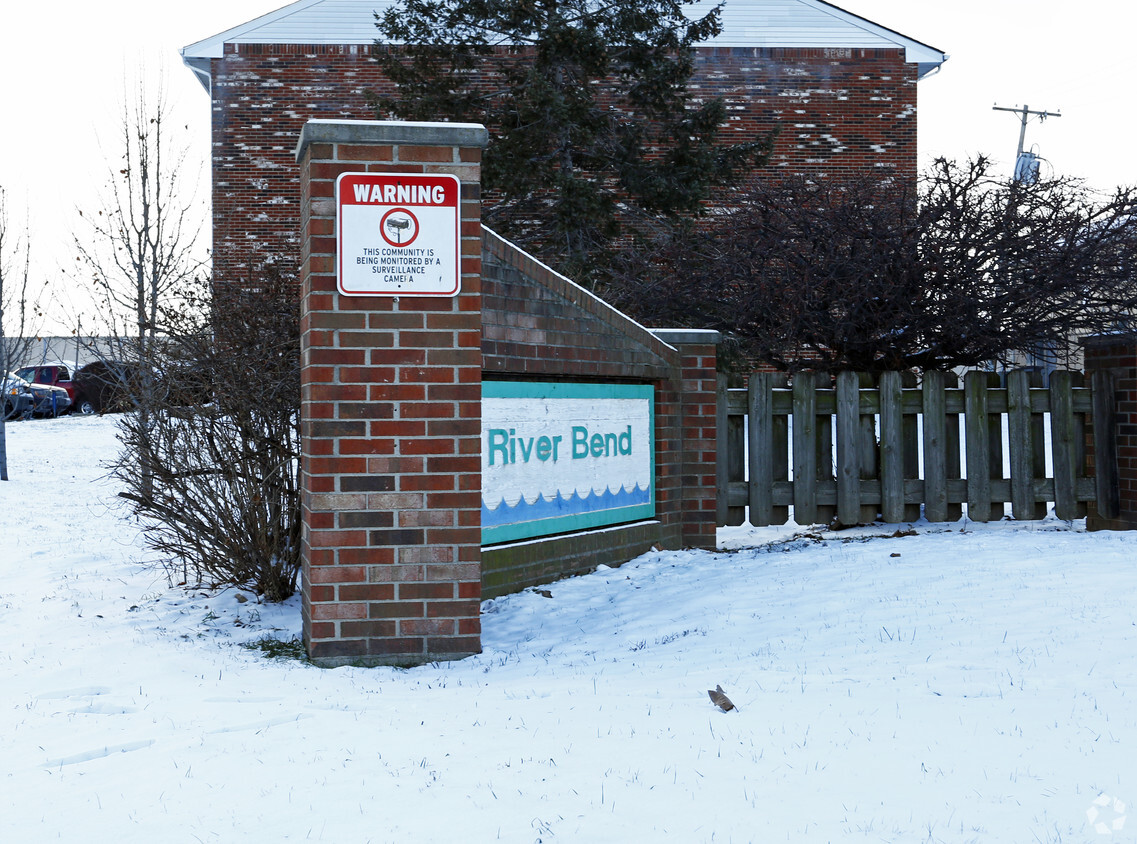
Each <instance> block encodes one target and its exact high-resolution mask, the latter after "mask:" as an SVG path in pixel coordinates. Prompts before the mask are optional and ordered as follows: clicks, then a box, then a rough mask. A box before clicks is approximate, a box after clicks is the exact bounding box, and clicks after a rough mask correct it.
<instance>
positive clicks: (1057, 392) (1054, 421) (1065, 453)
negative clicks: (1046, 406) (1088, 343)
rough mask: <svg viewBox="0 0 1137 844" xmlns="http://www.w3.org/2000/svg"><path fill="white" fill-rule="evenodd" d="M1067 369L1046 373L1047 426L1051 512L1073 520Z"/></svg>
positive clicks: (1071, 419)
mask: <svg viewBox="0 0 1137 844" xmlns="http://www.w3.org/2000/svg"><path fill="white" fill-rule="evenodd" d="M1071 386H1072V379H1071V377H1070V373H1069V372H1062V371H1058V372H1052V373H1050V425H1051V442H1052V444H1053V457H1054V515H1056V516H1057V517H1058V518H1060V519H1066V520H1069V519H1076V518H1077V509H1078V508H1077V504H1076V501H1075V498H1074V472H1075V451H1074V404H1073V396H1072V394H1071V390H1070V388H1071Z"/></svg>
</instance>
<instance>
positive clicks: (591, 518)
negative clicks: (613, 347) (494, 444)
mask: <svg viewBox="0 0 1137 844" xmlns="http://www.w3.org/2000/svg"><path fill="white" fill-rule="evenodd" d="M482 398H483V399H486V398H493V399H640V400H646V401H647V403H648V449H649V451H648V453H649V454H650V455H651V479H652V480H651V500H650V501H649V502H648V503H646V504H635V505H631V506H628V507H615V508H611V509H607V510H594V511H592V512H590V513H577V514H574V515H571V516H558V517H554V518H546V519H539V520H536V521H531V522H519V523H515V524H508V525H498V526H495V527H489V528H482V545H496V544H500V543H503V542H515V541H518V540H522V539H535V538H537V537H541V536H550V535H552V534H556V533H569V532H572V531H578V530H587V529H589V528H597V527H606V526H608V525H617V524H620V523H622V522H633V521H638V520H640V519H651V518H654V517H655V388H654V387H653V386H652V385H651V384H588V383H580V382H562V381H483V382H482Z"/></svg>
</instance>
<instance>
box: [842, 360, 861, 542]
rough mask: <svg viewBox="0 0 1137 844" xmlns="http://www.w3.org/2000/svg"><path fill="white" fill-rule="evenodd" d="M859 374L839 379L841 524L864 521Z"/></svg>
mask: <svg viewBox="0 0 1137 844" xmlns="http://www.w3.org/2000/svg"><path fill="white" fill-rule="evenodd" d="M860 387H861V385H860V381H859V379H858V377H857V373H855V372H842V373H840V374H839V375H838V376H837V520H838V521H839V522H841V523H842V524H846V525H855V524H858V523H859V522H860V520H861V460H860V457H861V449H860V440H861V389H860Z"/></svg>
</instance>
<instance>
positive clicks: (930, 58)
mask: <svg viewBox="0 0 1137 844" xmlns="http://www.w3.org/2000/svg"><path fill="white" fill-rule="evenodd" d="M326 2H328V0H296V2H294V3H290V4H289V5H287V6H284V7H282V8H280V9H276V10H275V11H272V12H269V13H267V14H264V15H261V16H260V17H258V18H254V19H253V20H251V21H248V22H246V23H243V24H239V25H238V26H234V27H231V28H230V29H227V30H225V31H224V32H219V33H218V34H216V35H213V36H210V37H209V38H203V39H202V40H201V41H196V42H194V43H193V44H190V45H188V46H186V47H183V48H182V50H181V54H182V61H183V62H184V63H185V65H186V66H187V67H189V68H190V69H191V70H192V71H193V72H194V73H195V75H197V77H198V79H199V80H200V81H201V83H202V85H203V86H204V87H205V89H206V90H207V91H208V90H209V62H210V60H211V59H216V58H221V57H222V56H224V54H225V45H226V44H227V43H246V44H294V43H300V42H298V41H297V40H296V38H297V36H296V35H295V32H296V31H297V30H298V29H299V30H302V31H304V32H305V35H304V36H303V37H304V39H305V40H304V41H303V43H305V44H361V45H363V44H371V43H373V42H374V40H375V37H374V33H375V29H374V18H373V13H374V10H375V9H376V8H377V7H382V6H386V5H389V4H390V2H391V0H334V2H331V3H329V6H331V5H334V6H337V7H339V8H338V11H339V12H340V14H339V15H338V16H335V17H336V20H335V21H334V22H333V21H331V20H329V19H328V18H327V17H326V16H325V14H324V12H323V10H321V12H320V13H317V12H315V11H313V12H312V13H310V14H307V15H306V14H305V13H307V12H308V10H309V9H311V8H312V7H313V6H319V5H323V4H324V3H326ZM734 2H735V4H736V5H734V7H733V8H732V7H731V0H726V7H725V8H724V10H723V12H724V15H723V16H724V21H723V22H724V32H723V33H722V34H721V35H719V36H718V37H716V38H713V39H710V40H709V41H708V42H706V43H707V45H708V46H717V47H756V46H757V47H761V46H769V47H795V46H796V47H830V46H832V47H844V46H874V45H875V46H892V47H895V48H897V49H902V50H904V55H905V60H906V61H907V62H909V63H911V64H915V65H916V66H917V78H923V77H924V76H926V75H928V74H929V73H931V72H933V71H935V70H936V69H937V68H939V67H940V65H942V64H943V63H944V62H945V61H947V58H948V57H947V55H946V54H945V53H944V52H943V51H941V50H937V49H936V48H935V47H932V46H930V45H928V44H925V43H923V42H921V41H917V40H915V39H913V38H909V37H908V36H906V35H902V34H901V33H899V32H896V31H895V30H892V29H889V28H888V27H884V26H881V25H880V24H877V23H874V22H873V21H870V20H868V19H867V18H862V17H860V16H858V15H855V14H853V13H852V12H847V11H845V10H844V9H842V8H840V7H839V6H834V5H833V4H831V3H827V2H825V0H797V2H799V3H800V4H801V5H802V6H804V7H806V9H807V10H808V13H809V14H811V15H813V17H814V19H824V18H826V17H828V18H831V19H833V20H834V21H835V22H839V23H838V26H839V27H841V28H843V29H845V30H846V31H848V32H850V33H855V35H856V37H855V39H853V40H855V41H856V42H857V43H856V44H853V43H845V42H844V41H843V40H842V39H841V38H840V37H839V36H838V37H837V40H836V41H832V42H831V43H830V42H824V41H819V42H818V43H812V40H811V39H808V38H807V39H804V40H803V41H802V43H796V42H794V41H793V36H788V37H782V38H779V37H778V36H777V33H776V31H775V30H770V29H768V28H767V29H765V30H764V31H760V32H759V33H757V34H756V33H755V32H753V31H751V27H750V26H747V25H745V24H743V23H742V20H743V19H745V18H749V17H750V16H751V15H752V14H753V13H754V11H755V8H754V5H750V4H748V2H747V0H734ZM357 5H358V10H359V11H358V15H359V16H358V17H357V16H356V15H357V11H356V6H357ZM755 5H758V6H760V5H761V4H760V3H759V4H755ZM345 7H346V11H347V12H349V13H350V16H349V17H348V16H346V15H345V14H344V12H345ZM294 16H298V18H297V19H296V20H292V21H290V20H289V19H290V18H293V17H294ZM730 18H735V19H736V20H735V22H734V24H733V25H732V23H731V22H730V20H729V19H730ZM748 22H750V21H748ZM830 34H831V33H830ZM767 35H769V36H771V37H770V38H767V37H766V36H767ZM787 38H788V40H787ZM805 41H809V42H810V43H805Z"/></svg>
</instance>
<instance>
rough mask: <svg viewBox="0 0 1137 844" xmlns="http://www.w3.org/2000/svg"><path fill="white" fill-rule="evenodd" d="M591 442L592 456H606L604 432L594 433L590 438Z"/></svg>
mask: <svg viewBox="0 0 1137 844" xmlns="http://www.w3.org/2000/svg"><path fill="white" fill-rule="evenodd" d="M589 444H590V445H591V446H592V456H593V457H604V456H605V452H604V435H603V434H593V435H592V439H591V440H589Z"/></svg>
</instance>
